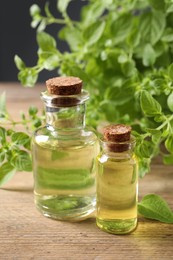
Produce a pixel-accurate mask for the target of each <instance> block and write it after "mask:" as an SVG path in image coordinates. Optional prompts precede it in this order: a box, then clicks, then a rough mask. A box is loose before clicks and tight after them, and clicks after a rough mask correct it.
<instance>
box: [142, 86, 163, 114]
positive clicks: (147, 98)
mask: <svg viewBox="0 0 173 260" xmlns="http://www.w3.org/2000/svg"><path fill="white" fill-rule="evenodd" d="M140 104H141V108H142V111H143V112H144V114H145V115H146V116H149V117H153V116H156V115H160V114H161V112H162V107H161V105H160V104H159V103H158V102H157V100H156V99H154V98H153V97H152V95H151V94H150V93H149V92H147V91H145V90H143V91H142V93H141V97H140Z"/></svg>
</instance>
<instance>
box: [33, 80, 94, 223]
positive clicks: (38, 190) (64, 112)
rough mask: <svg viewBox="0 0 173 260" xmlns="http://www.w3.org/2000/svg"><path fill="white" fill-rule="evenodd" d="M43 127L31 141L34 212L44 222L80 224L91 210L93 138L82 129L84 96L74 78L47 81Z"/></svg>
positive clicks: (87, 130) (91, 134)
mask: <svg viewBox="0 0 173 260" xmlns="http://www.w3.org/2000/svg"><path fill="white" fill-rule="evenodd" d="M46 85H47V91H45V92H42V93H41V99H42V100H43V101H44V103H45V108H46V126H44V127H42V128H39V129H38V130H37V131H36V132H35V134H34V137H33V142H32V143H33V144H32V151H33V169H34V194H35V204H36V207H37V208H38V209H39V211H41V212H42V213H43V215H45V216H47V217H51V218H54V219H58V220H67V221H78V220H82V219H84V218H86V217H87V216H88V215H90V214H91V213H92V212H93V211H94V210H95V204H96V198H95V195H96V191H95V171H96V169H95V158H96V156H97V154H98V152H99V143H98V139H97V136H96V135H95V133H94V132H93V131H92V130H91V129H90V128H87V127H85V101H86V100H88V98H89V95H88V92H87V91H85V90H82V81H81V80H80V79H79V78H76V77H56V78H52V79H49V80H48V81H46Z"/></svg>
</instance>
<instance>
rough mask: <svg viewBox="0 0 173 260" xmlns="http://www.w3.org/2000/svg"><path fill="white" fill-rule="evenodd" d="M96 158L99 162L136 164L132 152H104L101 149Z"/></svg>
mask: <svg viewBox="0 0 173 260" xmlns="http://www.w3.org/2000/svg"><path fill="white" fill-rule="evenodd" d="M97 160H98V162H99V163H101V164H105V163H106V164H109V163H110V164H113V163H120V164H136V163H137V158H136V156H135V154H134V153H114V154H112V153H110V154H109V153H104V152H103V151H101V152H100V153H99V155H98V156H97Z"/></svg>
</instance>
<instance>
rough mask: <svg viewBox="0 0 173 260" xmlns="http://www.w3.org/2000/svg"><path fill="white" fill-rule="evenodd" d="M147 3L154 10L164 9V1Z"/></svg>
mask: <svg viewBox="0 0 173 260" xmlns="http://www.w3.org/2000/svg"><path fill="white" fill-rule="evenodd" d="M148 2H149V3H150V5H151V6H152V7H153V8H154V9H156V10H160V11H163V10H164V8H165V1H164V0H148Z"/></svg>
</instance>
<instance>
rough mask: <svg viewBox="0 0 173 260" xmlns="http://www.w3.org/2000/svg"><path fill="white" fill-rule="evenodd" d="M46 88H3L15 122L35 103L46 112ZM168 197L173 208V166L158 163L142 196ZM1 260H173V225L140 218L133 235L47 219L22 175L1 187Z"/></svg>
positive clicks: (142, 182)
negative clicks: (41, 95)
mask: <svg viewBox="0 0 173 260" xmlns="http://www.w3.org/2000/svg"><path fill="white" fill-rule="evenodd" d="M43 88H44V86H37V87H36V88H34V89H24V88H22V87H21V86H19V84H12V83H11V84H4V83H1V84H0V94H1V93H2V92H3V90H6V92H7V99H8V108H9V110H10V112H11V113H12V115H13V116H14V117H15V118H18V113H19V110H20V109H22V110H23V111H26V110H27V108H28V107H29V106H30V105H31V104H33V105H36V106H39V107H40V109H41V108H42V104H41V102H40V100H39V92H40V91H41V90H43ZM147 193H156V194H159V195H162V196H163V197H164V198H165V199H166V200H167V202H168V203H169V205H170V206H171V208H172V209H173V167H172V166H169V167H168V166H164V165H162V164H161V163H159V162H158V161H156V162H155V163H154V164H153V166H152V169H151V172H150V174H148V175H147V176H146V177H145V178H144V179H143V180H140V185H139V195H140V198H141V197H142V196H143V195H145V194H147ZM0 259H2V260H4V259H10V260H11V259H14V260H18V259H24V260H25V259H26V260H28V259H34V260H37V259H38V260H41V259H43V260H44V259H46V260H47V259H48V260H49V259H50V260H52V259H58V260H59V259H72V260H73V259H79V260H85V259H87V260H102V259H103V260H105V259H106V260H107V259H108V260H109V259H110V260H114V259H117V260H119V259H124V260H126V259H139V260H155V259H156V260H157V259H158V260H165V259H168V260H169V259H173V225H171V224H163V223H159V222H157V221H149V220H146V219H143V218H139V223H138V227H137V229H136V230H135V232H133V233H132V234H130V235H124V236H123V235H111V234H107V233H105V232H103V231H101V230H99V229H98V228H97V227H96V224H95V219H94V217H93V218H90V219H88V220H85V221H83V222H79V223H68V222H60V221H55V220H51V219H48V218H46V217H43V216H42V215H41V214H40V213H39V212H38V211H37V210H36V208H35V205H34V199H33V178H32V173H26V172H22V173H17V174H16V176H15V177H14V178H13V179H12V180H11V181H10V182H9V183H8V184H7V185H6V186H4V187H3V188H1V189H0Z"/></svg>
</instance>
